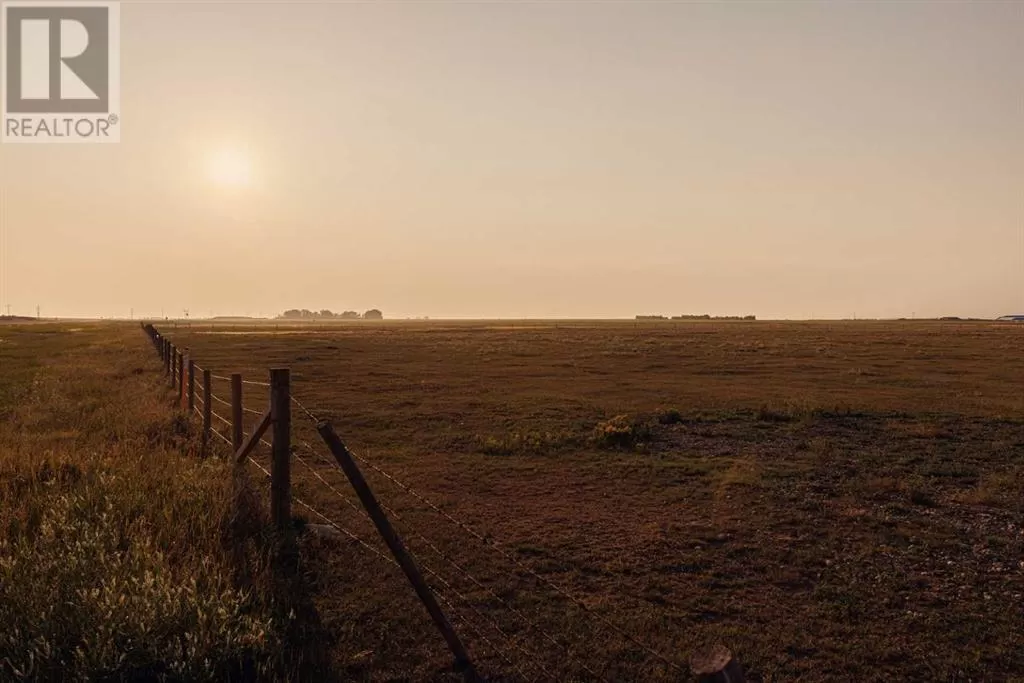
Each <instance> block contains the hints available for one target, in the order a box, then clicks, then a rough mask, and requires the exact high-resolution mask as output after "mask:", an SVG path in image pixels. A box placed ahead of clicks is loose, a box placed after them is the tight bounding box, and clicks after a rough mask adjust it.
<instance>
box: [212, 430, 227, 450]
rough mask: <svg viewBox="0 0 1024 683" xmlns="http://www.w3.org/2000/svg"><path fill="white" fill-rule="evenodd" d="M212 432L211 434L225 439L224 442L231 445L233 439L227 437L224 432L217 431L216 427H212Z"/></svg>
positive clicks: (222, 439)
mask: <svg viewBox="0 0 1024 683" xmlns="http://www.w3.org/2000/svg"><path fill="white" fill-rule="evenodd" d="M210 433H211V434H213V435H214V436H215V437H217V438H218V439H220V440H221V441H223V442H224V443H226V444H227V445H228V446H230V445H231V441H230V439H228V438H227V437H226V436H224V435H223V434H221V433H220V432H218V431H217V430H216V429H211V430H210Z"/></svg>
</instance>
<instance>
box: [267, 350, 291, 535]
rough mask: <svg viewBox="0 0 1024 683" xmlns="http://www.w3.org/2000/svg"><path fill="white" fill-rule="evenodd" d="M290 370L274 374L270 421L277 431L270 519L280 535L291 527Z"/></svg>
mask: <svg viewBox="0 0 1024 683" xmlns="http://www.w3.org/2000/svg"><path fill="white" fill-rule="evenodd" d="M290 383H291V380H290V373H289V371H288V368H274V369H272V370H271V371H270V419H271V421H272V423H273V429H274V449H273V452H274V455H273V460H272V461H271V463H270V518H271V519H272V520H273V523H274V526H275V527H277V529H278V531H284V530H285V529H287V528H288V527H289V526H290V525H291V502H292V498H291V496H292V492H291V483H292V482H291V480H292V474H291V429H292V401H291V390H290V387H289V384H290Z"/></svg>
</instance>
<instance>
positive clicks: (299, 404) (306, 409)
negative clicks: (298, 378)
mask: <svg viewBox="0 0 1024 683" xmlns="http://www.w3.org/2000/svg"><path fill="white" fill-rule="evenodd" d="M291 399H292V403H294V404H295V405H297V406H298V407H299V408H300V409H301V410H302V412H304V413H306V415H307V416H308V417H309V419H311V420H312V421H313V423H314V424H316V423H319V422H320V418H318V417H317V416H316V415H314V414H313V413H312V411H310V409H309V408H307V407H306V406H305V405H303V404H302V402H301V401H300V400H299V399H297V398H295V394H292V395H291Z"/></svg>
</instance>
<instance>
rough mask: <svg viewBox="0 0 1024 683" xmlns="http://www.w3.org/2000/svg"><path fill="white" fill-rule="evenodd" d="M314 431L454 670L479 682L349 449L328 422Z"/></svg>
mask: <svg viewBox="0 0 1024 683" xmlns="http://www.w3.org/2000/svg"><path fill="white" fill-rule="evenodd" d="M316 430H317V431H318V432H319V433H320V438H322V439H323V440H324V443H326V444H327V447H328V448H329V449H330V450H331V454H332V455H334V459H335V460H337V461H338V464H339V465H341V469H342V470H343V471H344V472H345V476H346V477H348V480H349V482H350V483H351V484H352V488H353V489H355V492H356V495H358V496H359V501H360V502H361V503H362V504H363V507H364V508H365V509H366V512H367V514H368V515H369V516H370V519H371V520H372V521H373V524H374V526H376V527H377V532H378V533H380V535H381V538H383V539H384V542H385V543H386V544H387V546H388V549H389V550H390V551H391V554H392V555H393V556H394V558H395V560H397V561H398V566H399V567H401V568H402V571H403V572H405V577H406V578H407V579H408V580H409V583H411V584H412V587H413V590H415V591H416V595H418V596H419V599H420V601H421V602H422V603H423V606H424V607H426V608H427V613H428V614H430V618H431V619H432V620H433V621H434V626H435V627H437V630H438V631H440V633H441V637H443V638H444V640H445V642H446V643H447V644H448V649H450V650H451V652H452V654H453V655H454V656H455V669H456V670H457V671H461V672H462V674H463V676H464V678H465V680H466V681H468V682H475V681H479V680H480V679H479V677H478V676H477V674H476V670H475V669H474V668H473V664H472V662H471V661H470V659H469V653H467V652H466V648H465V646H464V645H463V644H462V641H461V640H459V636H458V634H457V633H455V629H454V628H452V625H451V623H450V622H449V621H448V617H446V616H445V615H444V612H442V611H441V607H440V606H439V605H438V604H437V600H436V599H435V598H434V593H433V592H432V591H431V590H430V586H428V585H427V582H426V581H425V580H424V579H423V574H421V573H420V570H419V567H417V566H416V562H415V561H414V560H413V559H412V556H411V555H409V551H407V550H406V549H405V544H404V543H402V539H401V538H399V537H398V534H397V533H395V530H394V528H393V527H392V526H391V522H389V521H388V518H387V515H385V514H384V510H383V509H381V507H380V504H379V503H378V502H377V498H376V497H375V496H374V495H373V491H372V490H370V485H369V484H367V483H366V479H365V478H363V473H362V472H361V471H359V466H358V465H356V461H355V459H354V458H353V457H352V454H351V453H349V450H348V448H347V447H346V446H345V444H344V443H342V441H341V439H340V438H338V435H337V433H336V432H335V431H334V427H332V426H331V423H330V422H320V423H319V424H317V426H316Z"/></svg>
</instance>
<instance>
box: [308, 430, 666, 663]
mask: <svg viewBox="0 0 1024 683" xmlns="http://www.w3.org/2000/svg"><path fill="white" fill-rule="evenodd" d="M311 415H312V414H311ZM346 448H347V446H346ZM348 450H349V453H351V454H352V457H354V458H355V459H356V460H358V461H359V462H361V463H362V464H364V465H366V466H367V467H369V468H370V469H371V470H373V471H374V472H376V473H377V474H379V475H381V476H383V477H385V478H386V479H388V480H389V481H391V482H392V483H393V484H395V485H396V486H398V487H399V488H400V489H402V490H403V491H405V492H406V493H408V494H409V495H411V496H412V497H414V498H416V500H418V501H419V502H421V503H423V504H424V505H426V506H427V507H429V508H430V509H431V510H433V511H434V512H435V513H437V514H439V515H440V516H441V517H443V518H444V519H446V520H447V521H448V522H450V523H452V524H454V525H456V526H457V527H458V528H459V529H461V530H462V531H464V532H466V533H467V534H469V535H470V536H472V537H473V538H475V539H476V540H478V541H480V542H481V544H483V545H484V546H487V547H490V548H492V549H493V550H494V551H495V552H497V553H498V554H499V555H501V556H502V557H504V558H505V559H506V560H508V561H509V562H511V563H512V564H514V565H515V566H516V567H518V568H519V569H521V570H523V571H525V572H526V573H528V574H529V575H530V576H532V577H533V578H535V579H536V580H538V581H540V582H541V583H543V584H544V585H546V586H547V587H548V588H550V589H551V590H553V591H555V592H556V593H558V594H559V595H561V596H562V597H563V598H565V599H566V600H568V601H569V602H571V603H573V604H574V605H576V606H577V607H578V608H579V609H581V610H583V611H584V612H586V613H587V614H589V615H591V616H592V617H594V618H595V619H596V620H597V621H599V622H600V623H601V624H602V625H603V626H604V627H605V628H607V629H609V630H611V631H612V632H614V633H616V634H618V635H619V636H620V637H622V638H624V639H626V640H627V641H629V642H630V643H632V644H633V645H635V646H636V647H638V648H640V649H641V650H643V651H644V652H646V653H647V654H648V655H649V656H651V657H654V658H655V659H657V660H659V661H661V662H662V663H664V664H666V665H667V666H669V667H671V668H673V669H675V670H676V671H680V672H684V671H685V670H684V669H683V667H682V666H680V665H679V664H676V663H675V662H673V661H672V660H670V659H669V658H668V657H666V656H665V655H663V654H661V653H660V652H658V651H657V650H654V649H652V648H650V647H648V646H647V645H645V644H643V643H642V642H641V641H640V640H638V639H637V638H635V637H634V636H632V635H631V634H629V633H628V632H626V631H625V630H623V629H622V628H620V627H619V626H617V625H615V624H614V623H613V622H611V621H610V620H609V619H607V618H606V617H605V616H603V615H602V614H600V613H598V612H595V611H594V610H593V609H592V608H591V607H590V606H589V605H587V604H586V603H584V602H583V601H582V600H580V599H578V598H576V597H575V596H573V595H572V594H571V593H569V592H568V591H567V590H565V589H564V588H562V587H561V586H559V585H558V584H556V583H555V582H554V581H552V580H551V579H548V578H547V577H545V576H542V575H541V574H539V573H537V571H536V570H534V569H533V568H532V567H530V566H529V565H527V564H526V563H524V562H523V561H522V560H520V559H519V558H518V557H516V556H515V555H513V554H512V553H511V552H510V551H508V550H506V549H505V548H504V547H503V546H501V545H500V544H498V543H497V542H496V541H494V540H493V539H492V538H490V536H485V535H484V534H481V533H480V532H478V531H477V530H476V529H474V528H472V527H471V526H469V525H468V524H466V523H465V522H462V521H461V520H458V519H456V518H455V517H453V516H452V515H450V514H449V513H448V512H446V511H444V510H443V509H441V507H440V506H438V505H437V504H436V503H434V502H433V501H431V500H430V499H428V498H427V497H426V496H424V495H422V494H420V493H419V492H418V491H416V490H415V489H413V488H412V487H411V486H409V485H408V484H405V483H404V482H402V481H400V480H399V479H398V478H396V477H394V476H392V475H391V474H390V473H388V472H386V471H385V470H383V469H382V468H380V467H378V466H377V465H376V464H374V463H373V462H372V461H370V460H367V459H366V458H365V457H363V456H361V455H359V454H358V453H357V452H355V451H353V450H352V449H350V448H349V449H348ZM592 675H595V676H596V675H597V674H592Z"/></svg>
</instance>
